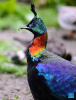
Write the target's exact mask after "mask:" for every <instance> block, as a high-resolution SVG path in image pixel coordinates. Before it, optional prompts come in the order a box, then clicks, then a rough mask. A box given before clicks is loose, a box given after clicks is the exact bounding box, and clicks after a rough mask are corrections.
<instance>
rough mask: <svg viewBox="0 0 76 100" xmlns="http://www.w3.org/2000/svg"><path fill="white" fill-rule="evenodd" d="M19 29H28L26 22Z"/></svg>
mask: <svg viewBox="0 0 76 100" xmlns="http://www.w3.org/2000/svg"><path fill="white" fill-rule="evenodd" d="M20 29H27V30H29V27H28V24H27V25H23V26H21V27H20V28H19V29H18V30H20Z"/></svg>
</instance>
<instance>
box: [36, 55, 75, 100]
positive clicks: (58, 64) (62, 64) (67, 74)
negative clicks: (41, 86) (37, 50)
mask: <svg viewBox="0 0 76 100" xmlns="http://www.w3.org/2000/svg"><path fill="white" fill-rule="evenodd" d="M56 57H57V56H56ZM56 59H57V58H56ZM56 59H55V60H53V61H50V62H49V63H45V62H44V63H39V64H38V65H37V66H36V69H37V70H38V72H39V73H38V75H42V76H44V78H45V81H44V83H45V84H46V85H47V86H48V88H49V89H50V92H51V93H52V95H53V96H55V97H57V98H61V99H62V98H63V97H66V96H68V94H69V93H75V92H76V65H75V64H73V63H71V62H69V61H66V60H61V59H62V58H60V61H58V59H59V58H58V59H57V60H56Z"/></svg>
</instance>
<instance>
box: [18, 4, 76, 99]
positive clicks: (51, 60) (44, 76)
mask: <svg viewBox="0 0 76 100" xmlns="http://www.w3.org/2000/svg"><path fill="white" fill-rule="evenodd" d="M31 11H32V12H33V13H34V18H33V19H32V20H31V21H30V22H29V23H28V24H27V25H24V26H22V27H20V28H19V29H27V30H29V31H31V32H32V33H33V34H34V38H33V40H32V41H31V42H30V44H29V46H28V49H27V66H28V67H27V79H28V83H29V87H30V90H31V93H32V95H33V98H34V100H72V98H74V99H75V98H76V94H75V93H76V65H75V64H73V63H72V62H70V61H67V60H65V59H63V58H61V57H59V56H57V55H55V54H53V53H51V52H48V51H46V44H47V29H46V26H45V25H44V22H43V20H42V19H41V18H37V13H36V11H35V6H34V4H31ZM75 100H76V99H75Z"/></svg>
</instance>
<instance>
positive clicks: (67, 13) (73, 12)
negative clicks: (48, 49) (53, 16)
mask: <svg viewBox="0 0 76 100" xmlns="http://www.w3.org/2000/svg"><path fill="white" fill-rule="evenodd" d="M58 22H59V24H60V26H61V27H62V28H64V29H67V30H69V31H70V34H69V35H67V34H66V35H64V36H63V38H64V39H73V38H74V35H75V32H76V7H73V6H59V7H58Z"/></svg>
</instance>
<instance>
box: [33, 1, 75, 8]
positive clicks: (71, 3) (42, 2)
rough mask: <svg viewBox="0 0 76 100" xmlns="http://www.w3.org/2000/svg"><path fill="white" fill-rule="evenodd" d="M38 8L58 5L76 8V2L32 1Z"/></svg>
mask: <svg viewBox="0 0 76 100" xmlns="http://www.w3.org/2000/svg"><path fill="white" fill-rule="evenodd" d="M32 2H34V3H36V4H38V5H39V6H45V7H53V6H58V5H70V6H76V0H32Z"/></svg>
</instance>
